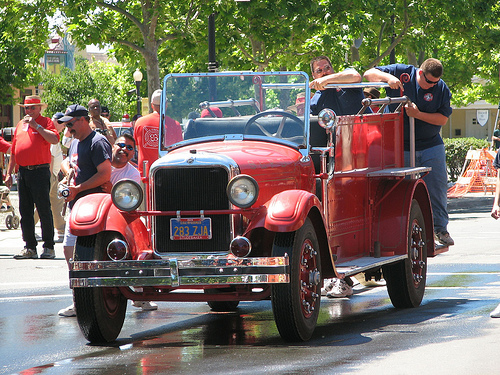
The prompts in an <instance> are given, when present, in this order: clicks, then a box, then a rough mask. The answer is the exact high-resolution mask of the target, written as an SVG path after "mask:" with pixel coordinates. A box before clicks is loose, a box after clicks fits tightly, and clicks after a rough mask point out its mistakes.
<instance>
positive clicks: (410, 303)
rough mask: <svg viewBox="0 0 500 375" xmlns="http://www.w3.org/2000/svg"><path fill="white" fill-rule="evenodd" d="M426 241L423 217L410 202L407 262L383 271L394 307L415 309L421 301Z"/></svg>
mask: <svg viewBox="0 0 500 375" xmlns="http://www.w3.org/2000/svg"><path fill="white" fill-rule="evenodd" d="M426 238H427V236H426V231H425V222H424V216H423V215H422V211H421V209H420V205H419V204H418V202H417V201H416V200H415V199H413V201H412V203H411V210H410V219H409V224H408V244H407V247H408V258H406V259H405V260H403V261H401V262H398V263H395V264H390V265H387V266H384V267H382V272H383V275H384V279H385V280H386V282H387V291H388V293H389V297H390V298H391V302H392V304H393V305H394V307H397V308H409V307H417V306H419V305H420V303H421V302H422V299H423V298H424V293H425V282H426V280H427V243H426V242H425V239H426Z"/></svg>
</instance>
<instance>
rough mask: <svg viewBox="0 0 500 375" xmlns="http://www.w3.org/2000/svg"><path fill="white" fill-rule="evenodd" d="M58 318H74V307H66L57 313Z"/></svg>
mask: <svg viewBox="0 0 500 375" xmlns="http://www.w3.org/2000/svg"><path fill="white" fill-rule="evenodd" d="M57 315H59V316H66V317H72V316H76V310H75V305H74V304H73V305H71V306H68V307H66V308H64V309H61V310H59V312H58V313H57Z"/></svg>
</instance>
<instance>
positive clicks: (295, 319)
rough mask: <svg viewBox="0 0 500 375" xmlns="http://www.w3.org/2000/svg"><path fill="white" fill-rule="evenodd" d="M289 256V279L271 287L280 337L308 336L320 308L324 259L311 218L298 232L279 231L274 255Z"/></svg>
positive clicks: (303, 338)
mask: <svg viewBox="0 0 500 375" xmlns="http://www.w3.org/2000/svg"><path fill="white" fill-rule="evenodd" d="M285 254H288V256H289V258H290V283H289V284H275V285H273V286H272V288H271V302H272V307H273V314H274V320H275V322H276V326H277V327H278V331H279V333H280V335H281V337H282V338H283V339H284V340H286V341H290V342H295V341H306V340H309V339H310V338H311V336H312V334H313V332H314V329H315V328H316V322H317V320H318V314H319V308H320V301H321V296H320V289H321V262H320V254H319V243H318V239H317V237H316V232H315V230H314V226H313V225H312V223H311V221H310V220H309V218H308V219H306V221H305V223H304V225H303V226H302V227H301V228H300V229H299V230H297V231H295V232H288V233H277V234H276V237H275V240H274V244H273V256H284V255H285Z"/></svg>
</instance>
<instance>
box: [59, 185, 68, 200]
mask: <svg viewBox="0 0 500 375" xmlns="http://www.w3.org/2000/svg"><path fill="white" fill-rule="evenodd" d="M57 195H58V196H59V197H60V198H66V197H68V196H69V188H68V186H67V185H64V184H59V186H58V188H57Z"/></svg>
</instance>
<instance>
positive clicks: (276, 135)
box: [243, 110, 304, 142]
mask: <svg viewBox="0 0 500 375" xmlns="http://www.w3.org/2000/svg"><path fill="white" fill-rule="evenodd" d="M265 116H281V117H283V118H282V119H281V121H280V124H279V126H278V129H276V132H275V133H272V132H270V131H268V130H266V129H265V126H268V125H270V124H265V125H262V124H259V123H258V122H257V120H258V119H259V118H261V117H265ZM287 117H288V118H290V119H292V120H293V121H295V122H297V124H298V125H299V127H300V128H301V129H302V134H301V135H296V136H292V137H284V136H283V129H284V128H285V123H286V119H287ZM254 123H255V125H256V127H257V128H258V129H259V130H260V131H261V132H262V133H263V134H264V135H266V136H268V137H273V138H280V139H284V140H286V141H290V142H296V141H301V140H303V139H304V134H303V133H304V123H303V122H302V120H301V119H299V118H298V117H297V116H295V115H294V114H292V113H290V112H285V111H276V110H268V111H263V112H259V113H257V114H256V115H254V116H252V117H250V119H249V120H248V121H247V123H246V125H245V128H244V129H243V134H248V130H249V129H250V126H251V125H253V124H254Z"/></svg>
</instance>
